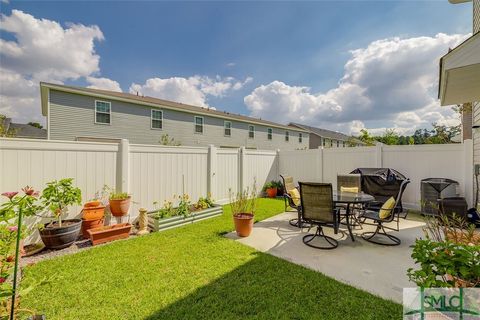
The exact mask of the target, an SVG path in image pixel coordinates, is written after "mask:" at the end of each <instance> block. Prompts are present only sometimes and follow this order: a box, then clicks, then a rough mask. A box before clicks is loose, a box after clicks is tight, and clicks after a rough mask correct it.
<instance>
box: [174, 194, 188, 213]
mask: <svg viewBox="0 0 480 320" xmlns="http://www.w3.org/2000/svg"><path fill="white" fill-rule="evenodd" d="M178 199H179V202H178V207H177V212H176V215H177V216H184V217H188V215H189V214H190V207H191V205H192V204H191V202H190V197H189V196H188V194H186V193H184V194H182V195H180V196H178Z"/></svg>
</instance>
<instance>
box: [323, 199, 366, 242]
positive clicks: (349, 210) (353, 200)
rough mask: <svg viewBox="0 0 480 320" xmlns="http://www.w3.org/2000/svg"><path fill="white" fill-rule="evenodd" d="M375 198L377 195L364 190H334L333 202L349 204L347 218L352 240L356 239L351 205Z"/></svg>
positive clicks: (346, 212) (364, 202)
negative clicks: (351, 218) (351, 221)
mask: <svg viewBox="0 0 480 320" xmlns="http://www.w3.org/2000/svg"><path fill="white" fill-rule="evenodd" d="M374 200H375V197H374V196H372V195H369V194H366V193H363V192H359V193H355V192H340V191H337V192H334V193H333V202H334V203H335V204H344V205H346V206H347V208H346V210H345V220H346V225H347V229H348V233H349V234H350V238H351V239H352V241H355V238H354V237H353V232H352V225H351V223H350V215H351V214H352V210H351V207H352V206H353V205H355V204H362V205H363V204H366V203H369V202H372V201H374Z"/></svg>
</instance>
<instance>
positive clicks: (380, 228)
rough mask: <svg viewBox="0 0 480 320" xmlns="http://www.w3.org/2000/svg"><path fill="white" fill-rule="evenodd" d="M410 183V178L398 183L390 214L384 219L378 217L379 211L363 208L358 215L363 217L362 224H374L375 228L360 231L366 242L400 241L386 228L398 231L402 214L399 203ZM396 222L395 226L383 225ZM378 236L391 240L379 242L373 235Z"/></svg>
mask: <svg viewBox="0 0 480 320" xmlns="http://www.w3.org/2000/svg"><path fill="white" fill-rule="evenodd" d="M409 183H410V179H406V180H404V181H403V182H402V184H401V185H400V190H399V191H398V195H397V198H396V199H395V205H394V207H393V209H391V211H392V212H391V214H390V215H389V216H388V217H387V218H385V219H380V217H379V211H373V210H368V209H367V210H365V211H364V213H363V214H362V215H361V216H360V218H363V219H364V222H363V223H364V224H366V225H373V226H376V227H377V228H376V229H375V231H369V232H364V233H362V235H361V236H362V238H363V239H364V240H366V241H368V242H371V243H375V244H379V245H383V246H398V245H399V244H400V243H401V242H402V241H401V240H400V239H399V238H398V237H396V236H394V235H391V234H388V233H387V231H386V230H385V229H387V230H391V231H397V232H398V231H400V214H402V211H403V208H402V207H401V206H399V203H400V202H401V201H402V196H403V193H404V192H405V189H406V187H407V185H408V184H409ZM365 219H370V220H373V221H374V222H373V223H369V222H365ZM394 220H395V222H396V228H395V227H388V226H385V225H384V223H389V222H392V221H394ZM377 236H378V237H380V238H382V237H383V238H384V239H385V238H387V239H389V240H390V241H391V242H381V241H378V240H376V239H375V237H377Z"/></svg>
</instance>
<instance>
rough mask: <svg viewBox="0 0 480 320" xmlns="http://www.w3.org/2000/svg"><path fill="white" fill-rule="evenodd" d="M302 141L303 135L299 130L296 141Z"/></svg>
mask: <svg viewBox="0 0 480 320" xmlns="http://www.w3.org/2000/svg"><path fill="white" fill-rule="evenodd" d="M302 141H303V135H302V133H301V132H300V133H299V134H298V143H302Z"/></svg>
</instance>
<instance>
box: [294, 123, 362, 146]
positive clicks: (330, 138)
mask: <svg viewBox="0 0 480 320" xmlns="http://www.w3.org/2000/svg"><path fill="white" fill-rule="evenodd" d="M289 126H291V127H294V128H298V129H303V130H306V131H308V133H309V134H310V142H309V146H308V148H309V149H317V148H318V147H325V148H345V147H356V146H363V145H365V143H363V142H362V141H360V140H358V139H356V138H354V137H352V136H347V135H346V134H343V133H341V132H336V131H331V130H326V129H321V128H315V127H310V126H307V125H304V124H299V123H293V122H291V123H290V124H289Z"/></svg>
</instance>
